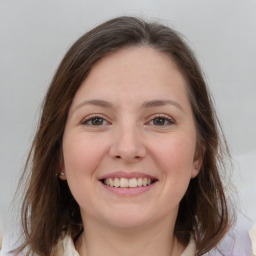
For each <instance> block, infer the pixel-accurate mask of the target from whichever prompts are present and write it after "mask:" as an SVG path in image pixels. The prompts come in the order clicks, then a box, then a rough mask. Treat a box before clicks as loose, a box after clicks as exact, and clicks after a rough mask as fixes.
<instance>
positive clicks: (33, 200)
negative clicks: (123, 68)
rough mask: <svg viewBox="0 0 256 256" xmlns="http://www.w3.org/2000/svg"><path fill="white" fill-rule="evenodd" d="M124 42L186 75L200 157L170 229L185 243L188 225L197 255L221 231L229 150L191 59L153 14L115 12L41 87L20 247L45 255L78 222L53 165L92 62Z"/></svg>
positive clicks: (212, 244)
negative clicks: (148, 17) (162, 56)
mask: <svg viewBox="0 0 256 256" xmlns="http://www.w3.org/2000/svg"><path fill="white" fill-rule="evenodd" d="M128 46H148V47H152V48H154V49H156V50H158V51H160V52H163V53H166V54H167V55H169V56H170V57H171V58H172V59H173V60H174V61H175V63H176V64H177V66H178V67H179V69H180V71H181V72H182V73H183V75H184V77H185V79H186V81H187V87H188V95H189V100H190V103H191V106H192V110H193V114H194V119H195V123H196V127H197V133H198V148H197V149H198V154H201V156H202V158H203V164H202V167H201V170H200V173H199V175H198V176H197V177H196V178H194V179H192V180H191V182H190V184H189V187H188V189H187V192H186V194H185V196H184V198H183V199H182V201H181V202H180V207H179V212H178V217H177V221H176V226H175V235H176V237H177V238H178V240H179V241H180V242H181V243H183V244H187V243H188V240H189V236H190V233H191V232H193V233H194V234H195V237H196V244H197V255H202V254H204V253H206V252H207V251H209V250H210V249H211V248H213V247H215V246H216V245H217V244H218V242H219V241H220V240H221V238H222V237H223V235H224V234H225V233H226V231H227V229H228V227H229V225H230V216H229V214H228V207H227V202H226V197H225V194H224V188H223V185H222V181H221V178H220V173H219V171H220V169H223V168H222V167H223V163H224V161H223V156H224V155H225V152H226V153H227V154H228V150H227V147H226V144H225V143H222V142H221V139H220V134H219V133H220V132H219V129H218V122H217V117H216V115H215V112H214V108H213V106H212V103H211V99H210V96H209V93H208V91H207V88H206V84H205V81H204V78H203V75H202V72H201V70H200V67H199V65H198V63H197V60H196V59H195V57H194V55H193V53H192V51H191V50H190V49H189V47H188V46H187V45H186V43H185V42H184V40H183V39H182V37H181V36H180V35H179V33H178V32H176V31H174V30H173V29H171V28H169V27H166V26H164V25H162V24H159V23H157V22H152V23H148V22H146V21H143V20H141V19H138V18H134V17H119V18H115V19H112V20H110V21H107V22H105V23H104V24H101V25H99V26H98V27H96V28H94V29H93V30H91V31H90V32H88V33H86V34H85V35H83V36H82V37H81V38H80V39H79V40H78V41H76V42H75V43H74V45H73V46H72V47H71V48H70V49H69V51H68V52H67V53H66V55H65V57H64V58H63V60H62V62H61V63H60V65H59V67H58V69H57V72H56V74H55V76H54V78H53V80H52V83H51V85H50V87H49V89H48V92H47V95H46V97H45V100H44V104H43V110H42V115H41V120H40V123H39V127H38V130H37V133H36V135H35V138H34V141H33V144H32V148H31V151H30V153H29V156H28V160H27V163H26V166H25V170H24V174H23V180H25V179H26V178H25V177H27V175H28V182H27V186H26V193H25V195H24V200H23V204H22V224H23V229H24V233H25V242H24V243H23V245H22V246H21V247H20V250H23V249H24V248H25V247H27V248H28V249H29V250H30V252H34V253H37V254H38V255H47V256H48V255H50V254H51V253H53V251H54V248H55V245H56V243H57V241H58V239H59V238H60V237H61V234H62V233H63V231H66V232H69V233H71V234H73V235H74V236H75V235H76V234H78V233H79V231H81V230H82V228H83V227H82V221H81V216H80V211H79V206H78V204H77V203H76V201H75V200H74V198H73V196H72V194H71V192H70V190H69V188H68V185H67V183H66V182H65V181H61V180H60V179H58V176H56V173H58V172H59V171H60V165H61V159H62V137H63V132H64V128H65V124H66V119H67V114H68V111H69V108H70V105H71V102H72V100H73V98H74V95H75V93H76V92H77V90H78V88H79V86H80V85H81V83H82V82H83V80H85V79H86V77H87V75H88V73H89V72H90V70H91V68H92V67H93V65H94V64H95V63H96V62H97V61H98V60H99V59H101V58H103V57H104V56H106V55H108V54H111V53H113V52H114V51H117V50H119V49H121V48H123V47H128ZM222 145H224V147H223V146H222ZM228 155H229V154H228Z"/></svg>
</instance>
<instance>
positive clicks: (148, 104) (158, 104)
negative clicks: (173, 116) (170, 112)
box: [142, 100, 183, 111]
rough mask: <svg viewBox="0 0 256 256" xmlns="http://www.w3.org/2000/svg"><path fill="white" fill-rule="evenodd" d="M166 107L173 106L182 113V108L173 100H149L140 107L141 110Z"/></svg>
mask: <svg viewBox="0 0 256 256" xmlns="http://www.w3.org/2000/svg"><path fill="white" fill-rule="evenodd" d="M166 105H173V106H175V107H177V108H178V109H180V110H181V111H183V108H182V107H181V105H180V104H179V103H178V102H176V101H174V100H149V101H145V102H144V103H143V104H142V107H143V108H153V107H162V106H166Z"/></svg>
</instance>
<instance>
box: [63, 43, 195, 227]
mask: <svg viewBox="0 0 256 256" xmlns="http://www.w3.org/2000/svg"><path fill="white" fill-rule="evenodd" d="M196 137H197V136H196V129H195V124H194V120H193V115H192V111H191V106H190V103H189V100H188V97H187V91H186V82H185V79H184V78H183V76H182V75H181V73H180V72H179V70H178V68H177V67H176V65H175V63H174V62H173V61H172V60H171V58H170V57H169V56H166V55H165V54H163V53H160V52H158V51H156V50H154V49H151V48H149V47H132V48H125V49H122V50H120V51H118V52H115V53H113V54H111V55H109V56H107V57H105V58H103V59H101V60H100V61H99V62H98V63H97V64H96V65H95V66H94V67H93V68H92V70H91V72H90V73H89V75H88V77H87V78H86V79H85V81H84V82H83V83H82V84H81V87H80V88H79V90H78V91H77V93H76V95H75V97H74V99H73V102H72V105H71V108H70V110H69V114H68V119H67V123H66V127H65V132H64V136H63V156H64V163H63V166H64V167H63V171H64V172H65V176H64V177H62V179H66V180H67V182H68V185H69V187H70V190H71V192H72V194H73V196H74V198H75V200H76V201H77V202H78V204H79V206H80V209H81V214H82V218H83V220H84V222H86V221H87V220H94V221H96V222H98V223H102V224H106V225H110V226H116V227H122V228H125V227H139V226H143V225H151V224H152V223H153V222H159V223H160V222H161V221H164V220H166V219H173V220H175V218H176V216H177V211H178V207H179V203H180V201H181V199H182V197H183V195H184V194H185V192H186V189H187V187H188V184H189V182H190V179H191V178H193V177H195V176H196V175H197V174H198V171H199V168H200V159H198V158H197V157H195V156H196V139H197V138H196Z"/></svg>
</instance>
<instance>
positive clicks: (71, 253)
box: [54, 235, 79, 256]
mask: <svg viewBox="0 0 256 256" xmlns="http://www.w3.org/2000/svg"><path fill="white" fill-rule="evenodd" d="M54 256H79V254H78V252H77V251H76V249H75V245H74V242H73V240H72V238H71V237H70V236H69V235H65V236H64V237H63V238H61V239H60V241H59V242H58V244H57V246H56V252H55V254H54Z"/></svg>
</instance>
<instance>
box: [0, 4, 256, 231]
mask: <svg viewBox="0 0 256 256" xmlns="http://www.w3.org/2000/svg"><path fill="white" fill-rule="evenodd" d="M120 15H133V16H139V17H143V18H146V19H150V20H159V21H161V22H163V23H165V24H167V25H170V26H172V27H173V28H175V29H177V30H178V31H180V32H181V33H182V34H183V35H184V36H185V37H186V38H187V41H188V43H189V44H190V46H191V47H192V49H193V50H194V51H195V52H196V55H197V57H198V59H199V62H200V63H201V65H202V67H203V70H204V72H205V75H206V78H207V82H208V85H209V87H210V89H211V92H212V94H213V97H214V99H215V105H216V108H217V112H218V114H219V118H220V120H221V123H222V126H223V129H224V133H225V135H226V137H227V140H228V143H229V145H230V149H231V153H232V155H233V160H234V167H233V176H234V178H233V179H234V182H235V185H236V187H237V188H238V190H239V194H240V198H241V203H240V205H241V206H240V207H241V208H242V209H243V211H244V212H245V213H246V214H247V215H248V216H249V217H250V218H251V219H252V220H254V221H255V220H256V199H255V198H256V0H240V1H238V0H193V1H192V0H175V1H173V0H144V1H143V0H129V1H122V0H107V1H104V0H59V1H58V0H44V1H39V0H30V1H29V0H0V117H1V118H0V120H1V125H0V173H1V176H0V228H1V226H2V228H3V226H4V223H6V222H7V220H8V216H9V214H10V203H11V200H12V197H13V194H14V192H15V189H16V186H17V182H18V179H19V177H20V174H21V171H22V168H23V166H24V163H25V160H26V155H27V153H28V150H29V147H30V144H31V140H32V138H33V135H34V133H35V129H36V125H37V121H38V118H39V113H40V104H41V102H42V100H43V96H44V94H45V92H46V89H47V87H48V85H49V83H50V81H51V78H52V76H53V74H54V72H55V70H56V68H57V66H58V64H59V62H60V60H61V59H62V57H63V55H64V54H65V52H66V51H67V49H68V48H69V47H70V46H71V44H72V43H73V42H74V41H75V40H76V39H77V38H78V37H80V36H81V35H82V34H83V33H85V32H86V31H88V30H89V29H91V28H92V27H94V26H95V25H97V24H99V23H101V22H103V21H105V20H107V19H109V18H112V17H116V16H120Z"/></svg>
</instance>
